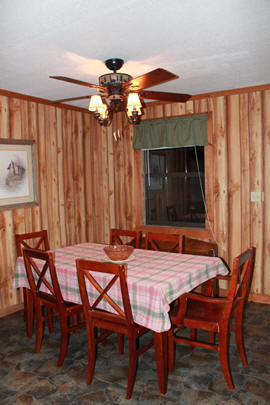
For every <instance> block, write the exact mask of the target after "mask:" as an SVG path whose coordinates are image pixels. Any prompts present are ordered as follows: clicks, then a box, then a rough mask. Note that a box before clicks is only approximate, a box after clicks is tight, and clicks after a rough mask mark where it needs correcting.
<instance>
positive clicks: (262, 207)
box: [0, 86, 270, 312]
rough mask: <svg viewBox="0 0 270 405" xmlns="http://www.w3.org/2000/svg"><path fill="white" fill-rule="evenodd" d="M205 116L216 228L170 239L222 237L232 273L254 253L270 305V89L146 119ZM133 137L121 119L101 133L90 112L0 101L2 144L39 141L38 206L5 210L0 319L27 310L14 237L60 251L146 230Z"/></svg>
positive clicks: (163, 109) (211, 98) (148, 112)
mask: <svg viewBox="0 0 270 405" xmlns="http://www.w3.org/2000/svg"><path fill="white" fill-rule="evenodd" d="M206 112H208V113H211V120H210V121H209V122H211V124H210V126H209V127H208V134H209V145H208V146H207V148H206V155H205V156H206V159H207V161H206V172H207V173H206V175H207V179H206V185H207V199H208V202H207V205H208V209H209V218H210V220H211V228H210V227H209V226H208V229H207V230H206V231H202V230H196V229H195V230H188V231H185V230H179V229H178V230H177V229H165V231H168V232H179V233H181V232H182V233H186V234H188V235H190V236H192V235H193V236H197V237H201V238H205V239H209V238H211V239H214V238H215V239H216V240H217V242H218V244H219V252H220V255H221V256H222V257H223V258H224V259H225V260H226V261H227V262H228V263H229V264H230V265H231V264H232V260H233V257H234V256H236V255H237V254H239V253H240V252H241V251H242V250H243V249H246V248H247V247H248V246H250V245H255V246H256V247H257V258H256V267H255V273H254V280H253V284H252V289H251V291H252V294H253V297H255V298H254V299H256V300H259V301H260V300H261V301H264V302H269V303H270V298H269V297H270V276H269V271H268V268H269V264H270V241H269V237H270V209H269V205H270V202H269V196H270V176H269V175H267V173H269V169H270V167H269V165H270V163H269V162H270V156H269V155H270V86H262V87H261V88H260V87H258V86H257V87H256V88H254V91H253V90H252V89H243V90H242V91H241V90H237V91H235V92H233V91H228V92H227V93H226V92H222V93H213V94H212V95H211V94H207V95H205V96H198V97H193V98H192V99H191V100H189V101H188V102H187V103H185V104H183V103H174V104H161V103H160V104H153V103H151V104H149V105H148V106H147V108H146V109H145V112H144V116H143V119H155V118H163V117H170V116H176V115H185V114H192V113H206ZM209 115H210V114H209ZM117 135H119V136H117ZM115 136H116V139H117V140H115ZM132 136H133V128H132V126H130V125H129V124H127V122H126V118H125V116H124V115H123V114H116V115H115V116H114V119H113V123H112V125H111V126H110V127H108V128H103V127H100V126H99V125H98V124H97V122H96V121H95V119H94V118H93V116H92V115H91V114H89V113H88V112H87V111H84V110H80V109H73V108H70V109H68V108H66V107H65V108H64V107H63V108H62V107H61V105H57V106H52V105H49V104H46V103H45V102H44V103H43V102H41V101H39V100H37V101H35V99H34V98H33V99H32V98H30V97H20V95H18V97H16V96H15V95H14V93H13V94H11V95H9V94H8V92H4V91H3V92H2V93H1V92H0V138H13V139H34V140H35V141H36V155H37V156H36V157H37V171H38V173H37V176H38V188H39V205H38V206H35V207H31V208H20V209H16V210H8V211H0V236H1V243H0V311H1V312H3V311H5V309H7V308H9V307H11V306H12V305H14V306H16V305H17V304H19V303H20V302H21V294H20V293H19V292H17V291H14V290H13V289H12V277H13V271H14V266H15V261H16V251H15V241H14V234H15V233H16V232H18V233H19V232H28V231H29V232H30V231H34V230H39V229H42V228H44V229H47V230H48V234H49V239H50V244H51V247H52V248H57V247H60V246H66V245H70V244H75V243H80V242H84V241H94V242H104V243H108V241H109V230H110V228H111V227H122V228H141V229H144V230H145V229H146V228H145V227H144V225H143V218H144V207H143V196H144V184H143V172H142V163H143V162H142V153H141V152H140V151H133V149H132ZM251 191H261V192H264V201H262V202H258V203H253V202H250V192H251ZM211 229H212V230H213V233H214V234H213V235H212V234H211ZM163 230H164V229H163ZM7 312H8V310H7Z"/></svg>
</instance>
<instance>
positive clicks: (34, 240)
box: [15, 230, 50, 337]
mask: <svg viewBox="0 0 270 405" xmlns="http://www.w3.org/2000/svg"><path fill="white" fill-rule="evenodd" d="M15 241H16V250H17V256H18V257H19V256H22V248H23V247H26V248H33V249H43V250H50V245H49V240H48V234H47V231H46V230H42V231H37V232H29V233H22V234H16V235H15ZM23 301H24V319H25V323H26V333H27V336H28V337H32V335H33V305H34V304H33V297H32V293H31V290H30V289H29V288H25V287H24V288H23Z"/></svg>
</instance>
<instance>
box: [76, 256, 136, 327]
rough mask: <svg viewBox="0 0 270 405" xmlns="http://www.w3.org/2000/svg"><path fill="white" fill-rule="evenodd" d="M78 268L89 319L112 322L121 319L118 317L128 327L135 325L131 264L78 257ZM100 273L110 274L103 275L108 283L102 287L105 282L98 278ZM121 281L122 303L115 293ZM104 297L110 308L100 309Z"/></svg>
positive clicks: (82, 295)
mask: <svg viewBox="0 0 270 405" xmlns="http://www.w3.org/2000/svg"><path fill="white" fill-rule="evenodd" d="M76 267H77V276H78V282H79V288H80V294H81V299H82V304H83V308H84V313H85V317H86V320H87V322H89V319H91V318H92V319H98V320H105V321H109V322H117V320H118V321H119V322H121V323H122V324H123V323H125V324H126V325H127V327H131V326H132V324H134V321H133V315H132V311H131V305H130V300H129V294H128V286H127V280H126V272H127V265H120V264H115V263H105V262H97V261H91V260H85V259H77V260H76ZM97 273H103V275H105V274H106V276H107V277H104V276H103V278H102V280H103V282H102V284H103V283H104V284H105V285H104V286H101V285H100V284H101V283H100V282H98V281H97V280H96V277H97ZM110 276H111V277H110ZM117 283H118V287H117V288H119V283H120V292H119V294H117V301H118V302H116V299H115V298H114V297H113V293H112V290H113V289H114V287H116V286H117ZM115 291H116V290H115ZM93 296H94V298H93ZM91 297H92V298H91ZM90 300H91V302H90ZM101 300H103V302H105V303H106V309H107V310H103V309H102V308H98V305H99V303H100V302H101ZM110 310H112V312H110Z"/></svg>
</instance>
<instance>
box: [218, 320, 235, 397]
mask: <svg viewBox="0 0 270 405" xmlns="http://www.w3.org/2000/svg"><path fill="white" fill-rule="evenodd" d="M219 359H220V365H221V369H222V371H223V374H224V377H225V380H226V381H227V384H228V387H229V388H230V389H231V390H233V389H234V385H233V382H232V375H231V371H230V366H229V357H228V333H227V327H226V328H224V329H223V328H221V329H220V333H219Z"/></svg>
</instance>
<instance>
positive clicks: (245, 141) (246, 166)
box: [239, 93, 250, 251]
mask: <svg viewBox="0 0 270 405" xmlns="http://www.w3.org/2000/svg"><path fill="white" fill-rule="evenodd" d="M248 106H249V104H248V94H247V93H245V94H240V113H239V117H240V118H239V119H240V148H241V149H240V160H241V245H242V251H244V250H246V249H248V248H249V247H250V147H249V119H248V109H249V108H248Z"/></svg>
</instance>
